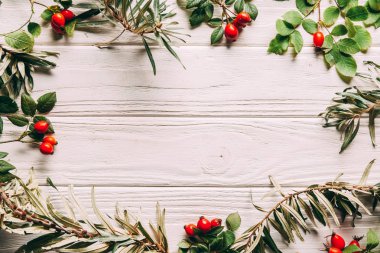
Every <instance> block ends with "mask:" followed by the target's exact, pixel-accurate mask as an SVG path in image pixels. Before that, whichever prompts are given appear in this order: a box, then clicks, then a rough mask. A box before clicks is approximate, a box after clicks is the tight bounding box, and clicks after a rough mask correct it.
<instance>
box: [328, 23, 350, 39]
mask: <svg viewBox="0 0 380 253" xmlns="http://www.w3.org/2000/svg"><path fill="white" fill-rule="evenodd" d="M347 33H348V30H347V27H346V26H345V25H342V24H340V25H337V26H335V27H334V28H333V29H332V31H331V34H332V35H334V36H343V35H346V34H347Z"/></svg>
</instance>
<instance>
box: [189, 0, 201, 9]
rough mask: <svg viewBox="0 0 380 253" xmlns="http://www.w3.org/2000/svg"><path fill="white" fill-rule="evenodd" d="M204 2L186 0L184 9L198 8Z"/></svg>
mask: <svg viewBox="0 0 380 253" xmlns="http://www.w3.org/2000/svg"><path fill="white" fill-rule="evenodd" d="M205 1H206V0H187V2H186V9H191V8H194V7H198V6H200V5H201V4H203V3H204V2H205Z"/></svg>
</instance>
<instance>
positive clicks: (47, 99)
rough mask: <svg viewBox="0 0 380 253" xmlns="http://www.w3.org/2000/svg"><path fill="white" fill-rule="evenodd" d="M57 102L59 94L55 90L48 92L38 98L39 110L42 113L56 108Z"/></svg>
mask: <svg viewBox="0 0 380 253" xmlns="http://www.w3.org/2000/svg"><path fill="white" fill-rule="evenodd" d="M56 102H57V95H56V93H55V92H49V93H46V94H44V95H42V96H41V97H39V98H38V100H37V110H38V111H39V112H40V113H48V112H50V111H51V110H52V109H53V108H54V106H55V103H56Z"/></svg>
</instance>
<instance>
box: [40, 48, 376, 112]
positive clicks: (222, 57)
mask: <svg viewBox="0 0 380 253" xmlns="http://www.w3.org/2000/svg"><path fill="white" fill-rule="evenodd" d="M41 49H45V50H54V51H58V52H61V57H60V58H59V59H58V60H57V62H58V64H59V66H58V67H57V69H56V70H53V71H51V74H48V75H47V74H46V73H43V74H39V75H36V81H35V83H36V84H35V92H34V93H33V95H34V96H35V97H37V96H38V95H41V94H42V93H43V92H46V91H47V90H51V91H56V92H57V94H58V106H57V107H56V108H55V110H54V115H59V116H101V115H103V116H151V115H158V116H181V117H183V116H211V117H216V116H218V117H231V116H233V117H261V116H266V117H276V116H281V117H283V116H285V117H287V116H296V117H298V116H303V117H304V116H311V117H315V116H316V115H318V114H319V113H320V112H322V111H323V110H324V109H325V108H326V107H327V106H328V105H330V104H331V99H332V97H334V94H335V92H339V91H342V90H343V89H345V88H347V87H348V86H347V84H346V83H344V82H343V81H342V80H341V79H340V78H339V76H338V75H337V73H336V71H335V69H331V70H327V68H326V66H325V64H324V62H323V59H322V56H321V55H317V56H316V55H315V54H314V50H313V49H311V48H309V49H307V50H305V52H303V53H302V54H301V55H299V56H298V57H297V58H296V59H293V58H292V57H291V56H290V55H288V56H276V55H267V53H266V49H265V48H252V47H249V48H239V47H237V48H231V49H230V50H226V49H225V48H223V47H218V48H213V49H210V48H209V47H190V48H189V47H181V48H179V49H178V50H177V51H178V53H179V55H180V57H181V59H182V61H183V62H184V63H185V65H186V68H187V69H186V70H185V69H183V68H182V67H181V65H180V64H179V63H178V62H177V61H176V60H175V59H174V58H172V57H171V56H170V55H169V54H168V53H167V52H165V51H163V50H154V51H153V53H154V55H155V57H156V60H157V65H158V74H157V76H154V75H153V73H152V72H151V71H152V70H151V66H150V63H149V60H148V59H147V58H146V56H145V54H144V53H143V51H142V49H141V48H140V47H133V48H131V47H116V48H113V49H109V50H108V49H105V50H100V49H97V48H95V47H69V48H68V47H48V48H46V47H42V48H41ZM363 60H373V61H377V62H380V48H372V49H371V50H369V52H368V54H365V55H359V56H358V57H357V61H358V65H359V69H360V71H362V72H365V71H366V68H365V67H364V66H363V65H362V64H361V62H362V61H363ZM232 63H233V64H232ZM352 84H353V85H357V86H359V87H361V88H368V89H374V88H376V86H375V85H374V84H371V83H366V82H363V81H362V80H360V79H355V80H353V82H352Z"/></svg>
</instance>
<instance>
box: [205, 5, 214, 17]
mask: <svg viewBox="0 0 380 253" xmlns="http://www.w3.org/2000/svg"><path fill="white" fill-rule="evenodd" d="M204 9H205V13H206V18H207V20H210V19H211V18H212V16H213V15H214V5H212V4H211V3H208V4H206V5H205V6H204Z"/></svg>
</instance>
